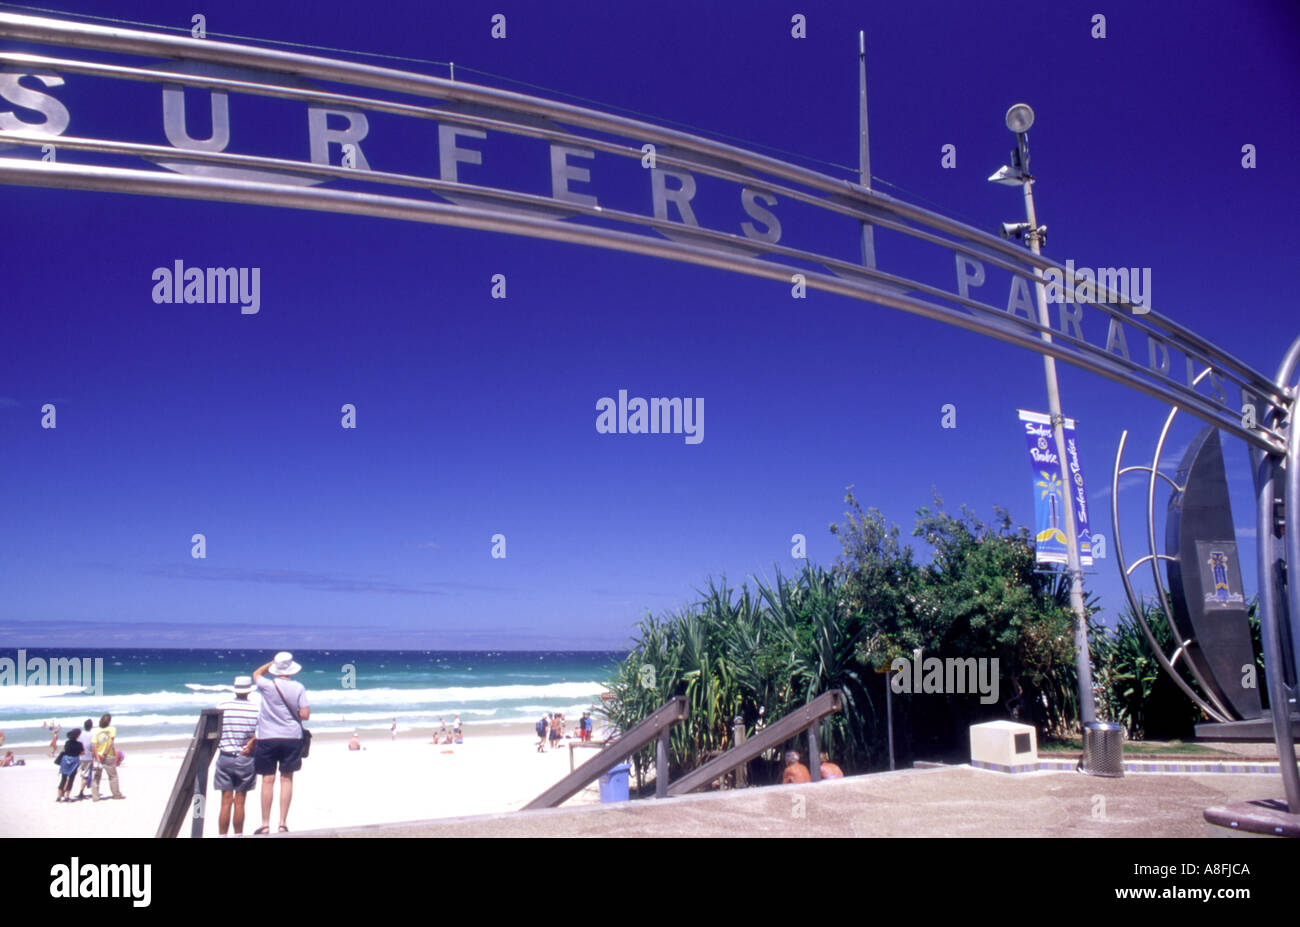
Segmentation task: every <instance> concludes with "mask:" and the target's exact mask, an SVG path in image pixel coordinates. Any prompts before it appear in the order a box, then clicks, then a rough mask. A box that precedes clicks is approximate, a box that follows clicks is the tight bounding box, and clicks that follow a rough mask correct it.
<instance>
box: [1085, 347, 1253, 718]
mask: <svg viewBox="0 0 1300 927" xmlns="http://www.w3.org/2000/svg"><path fill="white" fill-rule="evenodd" d="M1209 373H1210V371H1209V368H1206V369H1205V370H1203V371H1201V372H1200V373H1199V374H1198V375H1197V376H1196V379H1195V380H1194V381H1193V383H1194V384H1196V383H1200V382H1201V380H1203V379H1205V377H1207V376H1209ZM1177 415H1178V409H1177V408H1176V407H1175V408H1173V409H1171V410H1169V415H1168V416H1166V417H1165V424H1164V427H1163V428H1161V429H1160V437H1159V439H1158V440H1157V441H1156V449H1155V454H1154V455H1153V457H1152V459H1151V466H1149V467H1122V466H1121V465H1122V462H1123V457H1124V445H1125V444H1126V443H1127V441H1128V432H1127V431H1125V432H1124V433H1123V435H1121V436H1120V441H1119V449H1118V451H1117V452H1116V454H1115V469H1114V474H1113V476H1112V478H1111V490H1110V512H1111V534H1112V537H1113V538H1114V540H1115V553H1116V555H1117V556H1118V557H1119V563H1120V578H1121V579H1122V580H1123V583H1124V594H1125V596H1127V597H1128V601H1129V605H1130V606H1131V607H1132V609H1133V614H1134V615H1135V616H1136V617H1137V620H1138V624H1139V625H1140V626H1141V628H1142V635H1143V636H1144V637H1145V638H1146V639H1147V643H1148V644H1150V645H1151V650H1152V652H1153V653H1154V654H1155V655H1156V660H1157V661H1158V662H1159V663H1160V666H1161V668H1162V669H1163V670H1164V671H1165V672H1166V673H1167V674H1168V675H1169V677H1170V678H1171V679H1173V681H1174V682H1176V683H1177V684H1178V687H1179V688H1181V689H1182V690H1183V692H1184V693H1185V694H1186V695H1187V696H1188V698H1190V699H1191V700H1192V701H1193V702H1195V703H1196V705H1197V707H1198V708H1200V709H1201V710H1202V711H1203V712H1205V713H1206V715H1207V716H1209V717H1210V718H1212V719H1214V720H1215V721H1220V722H1228V721H1234V720H1237V718H1236V716H1235V713H1234V712H1233V711H1232V710H1231V709H1230V708H1228V707H1227V706H1226V705H1224V704H1223V702H1222V701H1220V700H1219V698H1218V696H1216V695H1215V694H1214V690H1213V689H1212V688H1211V687H1210V686H1209V685H1208V684H1207V683H1206V680H1205V677H1204V676H1203V675H1202V674H1201V672H1200V670H1199V669H1198V668H1197V666H1196V664H1195V663H1194V662H1192V661H1190V660H1189V661H1187V670H1188V672H1190V673H1191V674H1192V678H1193V679H1195V680H1196V681H1197V682H1198V683H1199V684H1200V686H1201V689H1202V690H1203V691H1204V692H1205V697H1204V698H1202V697H1201V696H1199V695H1197V694H1196V692H1195V690H1194V689H1192V687H1191V686H1190V685H1188V684H1187V682H1186V681H1185V680H1184V679H1183V678H1182V676H1181V675H1179V673H1178V672H1177V671H1176V670H1175V669H1174V663H1175V662H1176V661H1177V659H1178V656H1179V655H1180V654H1182V653H1185V652H1186V651H1187V649H1188V647H1190V646H1191V645H1192V644H1194V643H1195V639H1193V638H1187V639H1186V640H1184V638H1183V636H1182V634H1181V633H1179V630H1178V625H1177V623H1176V622H1175V621H1174V615H1173V612H1172V611H1171V610H1170V608H1169V592H1168V590H1167V589H1166V588H1165V584H1164V580H1163V579H1162V578H1161V576H1160V561H1161V560H1170V561H1173V560H1175V559H1176V558H1174V557H1171V556H1169V555H1168V554H1161V553H1159V552H1158V547H1159V545H1158V544H1157V543H1156V518H1155V502H1156V478H1157V477H1160V478H1162V479H1164V480H1165V481H1166V482H1167V483H1169V485H1170V486H1172V487H1173V488H1174V489H1175V490H1177V491H1179V492H1182V491H1183V489H1185V487H1183V486H1179V485H1178V484H1177V483H1176V482H1174V480H1173V479H1172V478H1170V477H1169V476H1167V475H1166V474H1164V473H1162V472H1161V471H1160V455H1161V454H1162V453H1163V452H1164V448H1165V441H1166V440H1168V438H1169V430H1170V429H1171V428H1172V427H1173V424H1174V419H1175V418H1176V417H1177ZM1135 471H1140V472H1143V473H1146V474H1148V477H1147V549H1148V550H1150V551H1151V553H1149V554H1147V555H1146V556H1145V557H1142V558H1140V559H1138V560H1135V561H1134V562H1133V563H1132V564H1129V565H1128V566H1127V567H1126V566H1125V560H1124V541H1123V538H1122V537H1121V531H1120V525H1119V480H1120V477H1121V476H1123V475H1124V474H1125V473H1131V472H1135ZM1148 561H1150V563H1151V578H1152V581H1153V582H1154V583H1155V587H1156V598H1157V599H1159V601H1160V608H1161V610H1162V611H1163V612H1164V616H1165V624H1166V626H1167V627H1168V628H1169V631H1170V633H1171V634H1173V637H1174V643H1175V644H1177V647H1176V648H1175V649H1174V657H1173V659H1168V658H1166V657H1165V655H1164V650H1163V649H1162V648H1161V647H1160V645H1159V644H1158V643H1156V637H1155V634H1154V633H1153V632H1152V631H1151V628H1150V626H1149V625H1148V624H1147V620H1146V611H1145V609H1144V608H1143V603H1142V602H1141V601H1140V600H1138V599H1137V597H1136V596H1135V595H1134V593H1133V586H1132V584H1131V583H1129V576H1130V574H1132V572H1133V571H1134V570H1135V569H1137V568H1138V567H1139V566H1141V565H1142V564H1143V563H1146V562H1148Z"/></svg>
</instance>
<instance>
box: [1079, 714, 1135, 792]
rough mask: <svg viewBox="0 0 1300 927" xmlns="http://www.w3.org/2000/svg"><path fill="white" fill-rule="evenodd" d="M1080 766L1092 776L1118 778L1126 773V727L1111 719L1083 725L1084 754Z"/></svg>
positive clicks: (1080, 759)
mask: <svg viewBox="0 0 1300 927" xmlns="http://www.w3.org/2000/svg"><path fill="white" fill-rule="evenodd" d="M1079 767H1080V768H1081V769H1082V770H1083V771H1084V772H1086V773H1087V774H1088V775H1090V776H1105V777H1107V778H1111V779H1118V778H1120V777H1122V776H1123V775H1124V729H1123V728H1122V727H1120V726H1119V725H1118V724H1115V723H1113V722H1111V721H1089V722H1088V723H1087V724H1085V725H1084V726H1083V756H1082V757H1080V758H1079Z"/></svg>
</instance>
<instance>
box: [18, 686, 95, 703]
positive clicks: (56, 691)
mask: <svg viewBox="0 0 1300 927" xmlns="http://www.w3.org/2000/svg"><path fill="white" fill-rule="evenodd" d="M85 691H86V687H85V686H0V706H3V707H9V706H11V705H27V704H36V703H40V702H44V703H45V704H47V705H49V704H50V703H49V702H46V701H45V700H46V699H54V698H57V699H60V701H59V707H60V708H62V707H63V706H64V705H65V704H66V703H65V702H63V701H62V699H63V698H65V697H68V698H69V700H71V698H70V697H71V696H72V695H74V694H76V695H82V694H84V693H85Z"/></svg>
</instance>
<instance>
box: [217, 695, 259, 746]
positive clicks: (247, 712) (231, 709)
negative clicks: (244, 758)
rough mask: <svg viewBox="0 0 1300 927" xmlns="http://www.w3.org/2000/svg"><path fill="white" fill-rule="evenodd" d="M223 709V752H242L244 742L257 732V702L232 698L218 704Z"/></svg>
mask: <svg viewBox="0 0 1300 927" xmlns="http://www.w3.org/2000/svg"><path fill="white" fill-rule="evenodd" d="M217 707H218V708H220V709H221V711H222V715H221V747H220V750H221V752H222V753H242V752H243V750H244V744H246V743H248V741H249V738H251V737H253V736H255V735H256V733H257V712H258V705H257V702H254V701H250V700H249V699H246V698H232V699H228V700H226V701H224V702H222V703H221V704H220V705H218V706H217Z"/></svg>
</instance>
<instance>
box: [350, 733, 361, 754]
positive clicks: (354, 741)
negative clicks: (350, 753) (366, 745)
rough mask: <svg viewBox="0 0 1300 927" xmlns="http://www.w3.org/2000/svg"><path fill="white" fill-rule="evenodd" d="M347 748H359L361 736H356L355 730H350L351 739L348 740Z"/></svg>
mask: <svg viewBox="0 0 1300 927" xmlns="http://www.w3.org/2000/svg"><path fill="white" fill-rule="evenodd" d="M348 749H349V750H360V749H361V738H360V737H358V736H357V732H356V731H353V732H352V739H351V740H349V741H348Z"/></svg>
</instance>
